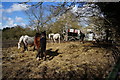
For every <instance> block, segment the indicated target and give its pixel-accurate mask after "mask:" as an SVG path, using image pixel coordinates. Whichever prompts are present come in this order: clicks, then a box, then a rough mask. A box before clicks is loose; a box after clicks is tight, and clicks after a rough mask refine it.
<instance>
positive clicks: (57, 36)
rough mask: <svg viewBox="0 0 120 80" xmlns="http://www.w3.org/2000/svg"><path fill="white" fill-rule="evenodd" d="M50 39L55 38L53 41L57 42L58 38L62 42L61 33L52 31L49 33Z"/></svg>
mask: <svg viewBox="0 0 120 80" xmlns="http://www.w3.org/2000/svg"><path fill="white" fill-rule="evenodd" d="M49 39H50V40H53V42H55V43H56V40H57V39H58V41H59V43H60V34H59V33H57V34H54V33H51V34H49Z"/></svg>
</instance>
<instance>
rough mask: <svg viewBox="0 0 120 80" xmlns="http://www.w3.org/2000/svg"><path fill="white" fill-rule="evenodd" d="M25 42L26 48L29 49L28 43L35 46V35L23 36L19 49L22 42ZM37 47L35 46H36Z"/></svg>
mask: <svg viewBox="0 0 120 80" xmlns="http://www.w3.org/2000/svg"><path fill="white" fill-rule="evenodd" d="M21 42H23V44H24V50H23V52H24V51H25V50H28V47H27V46H28V45H30V46H33V45H34V37H29V36H28V35H25V36H21V37H20V39H19V42H18V49H20V43H21ZM34 49H35V48H34Z"/></svg>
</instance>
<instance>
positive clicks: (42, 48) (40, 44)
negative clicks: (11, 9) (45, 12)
mask: <svg viewBox="0 0 120 80" xmlns="http://www.w3.org/2000/svg"><path fill="white" fill-rule="evenodd" d="M34 43H35V45H36V47H37V51H38V54H37V55H36V58H37V60H39V59H40V58H41V59H43V57H45V60H46V32H45V31H44V32H42V33H41V34H39V33H36V35H35V39H34Z"/></svg>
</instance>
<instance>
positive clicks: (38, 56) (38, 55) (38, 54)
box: [36, 49, 41, 60]
mask: <svg viewBox="0 0 120 80" xmlns="http://www.w3.org/2000/svg"><path fill="white" fill-rule="evenodd" d="M37 52H38V53H37V55H36V58H37V60H39V58H40V53H41V51H40V50H39V49H38V50H37Z"/></svg>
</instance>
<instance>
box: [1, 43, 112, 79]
mask: <svg viewBox="0 0 120 80" xmlns="http://www.w3.org/2000/svg"><path fill="white" fill-rule="evenodd" d="M29 50H32V48H29ZM21 51H22V49H20V50H18V49H17V47H12V48H8V49H3V78H5V77H7V78H72V79H74V78H81V79H86V78H89V79H90V80H91V79H94V78H104V77H106V74H108V73H109V72H108V71H109V70H110V69H111V67H112V66H113V64H114V59H113V57H112V51H111V50H108V49H106V48H101V47H94V45H93V44H92V43H85V44H82V43H79V42H66V43H60V44H59V43H54V44H53V43H48V44H47V60H46V61H43V60H40V61H37V60H36V58H35V57H36V54H37V51H35V52H33V51H26V52H24V53H21Z"/></svg>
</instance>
